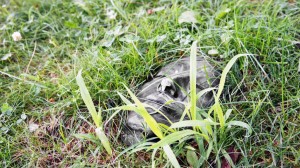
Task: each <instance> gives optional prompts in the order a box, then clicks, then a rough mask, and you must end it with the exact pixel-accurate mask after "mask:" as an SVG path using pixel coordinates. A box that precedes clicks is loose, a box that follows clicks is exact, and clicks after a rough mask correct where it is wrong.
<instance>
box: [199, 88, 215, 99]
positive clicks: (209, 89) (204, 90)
mask: <svg viewBox="0 0 300 168" xmlns="http://www.w3.org/2000/svg"><path fill="white" fill-rule="evenodd" d="M216 89H218V88H214V87H213V88H206V89H203V90H201V91H200V92H199V93H198V94H197V99H200V98H201V97H202V96H203V95H204V94H205V93H208V92H210V91H212V90H216Z"/></svg>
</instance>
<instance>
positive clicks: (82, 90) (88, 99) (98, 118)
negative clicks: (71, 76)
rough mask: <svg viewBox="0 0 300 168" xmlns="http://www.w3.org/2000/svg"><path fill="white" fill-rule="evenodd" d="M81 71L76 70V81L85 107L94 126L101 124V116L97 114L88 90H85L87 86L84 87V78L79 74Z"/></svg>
mask: <svg viewBox="0 0 300 168" xmlns="http://www.w3.org/2000/svg"><path fill="white" fill-rule="evenodd" d="M81 72H82V70H80V71H79V72H78V75H77V77H76V82H77V84H78V86H79V89H80V94H81V97H82V99H83V101H84V103H85V105H86V107H87V108H88V110H89V112H90V114H91V116H92V118H93V120H94V122H95V124H96V126H97V127H100V126H101V124H102V118H101V116H99V115H98V114H97V111H96V108H95V105H94V103H93V101H92V98H91V95H90V93H89V91H88V90H87V87H86V85H85V83H84V80H83V78H82V76H81Z"/></svg>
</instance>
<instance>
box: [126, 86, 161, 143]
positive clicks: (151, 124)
mask: <svg viewBox="0 0 300 168" xmlns="http://www.w3.org/2000/svg"><path fill="white" fill-rule="evenodd" d="M124 87H125V88H126V90H127V91H128V93H129V95H130V96H131V98H132V100H133V101H134V102H135V104H136V106H137V107H136V108H137V109H136V111H135V112H137V113H138V114H139V115H140V116H142V117H143V119H144V120H145V122H146V123H147V125H148V126H149V128H150V129H151V131H152V132H153V133H154V134H155V135H156V136H157V137H158V138H160V139H162V138H163V137H164V136H163V133H162V131H161V129H160V127H159V125H158V123H157V122H156V120H155V119H154V118H153V117H152V116H151V115H150V114H149V113H148V112H147V110H146V108H145V107H144V105H143V103H141V102H140V101H139V99H138V98H137V97H136V96H135V95H134V94H133V93H132V92H131V91H130V89H128V88H127V87H126V86H125V85H124Z"/></svg>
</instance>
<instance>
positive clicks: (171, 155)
mask: <svg viewBox="0 0 300 168" xmlns="http://www.w3.org/2000/svg"><path fill="white" fill-rule="evenodd" d="M163 149H164V152H165V153H166V155H167V157H168V158H169V160H170V162H171V163H172V165H173V166H174V167H175V168H180V165H179V163H178V161H177V159H176V156H175V154H174V152H173V151H172V149H171V148H170V146H169V145H165V146H163Z"/></svg>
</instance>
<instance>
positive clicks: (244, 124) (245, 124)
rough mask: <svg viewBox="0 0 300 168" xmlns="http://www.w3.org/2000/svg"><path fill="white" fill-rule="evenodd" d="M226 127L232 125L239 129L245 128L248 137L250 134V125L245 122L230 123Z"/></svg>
mask: <svg viewBox="0 0 300 168" xmlns="http://www.w3.org/2000/svg"><path fill="white" fill-rule="evenodd" d="M227 125H228V126H229V127H230V126H232V125H235V126H240V127H243V128H246V129H247V131H248V135H250V134H252V128H251V127H250V125H248V124H247V123H245V122H242V121H230V122H228V123H227Z"/></svg>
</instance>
